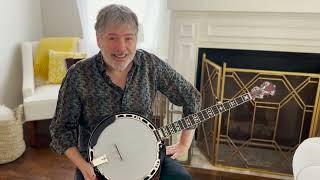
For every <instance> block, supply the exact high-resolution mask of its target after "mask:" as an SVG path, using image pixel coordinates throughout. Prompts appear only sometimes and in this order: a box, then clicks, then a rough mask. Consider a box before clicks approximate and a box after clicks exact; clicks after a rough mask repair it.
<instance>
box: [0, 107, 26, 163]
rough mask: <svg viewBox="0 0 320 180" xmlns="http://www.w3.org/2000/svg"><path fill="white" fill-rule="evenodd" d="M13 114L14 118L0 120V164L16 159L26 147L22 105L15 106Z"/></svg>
mask: <svg viewBox="0 0 320 180" xmlns="http://www.w3.org/2000/svg"><path fill="white" fill-rule="evenodd" d="M15 116H16V119H15V120H1V121H0V164H4V163H8V162H12V161H14V160H16V159H18V158H19V157H20V156H21V155H22V154H23V153H24V151H25V149H26V144H25V141H24V139H23V129H22V118H23V106H22V105H19V106H18V107H17V109H16V112H15Z"/></svg>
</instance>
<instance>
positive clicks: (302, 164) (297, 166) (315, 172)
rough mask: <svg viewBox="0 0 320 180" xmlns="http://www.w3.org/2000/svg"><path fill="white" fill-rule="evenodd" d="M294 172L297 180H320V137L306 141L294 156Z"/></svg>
mask: <svg viewBox="0 0 320 180" xmlns="http://www.w3.org/2000/svg"><path fill="white" fill-rule="evenodd" d="M292 170H293V175H294V179H295V180H319V179H320V137H314V138H309V139H306V140H304V141H303V142H302V143H301V144H300V145H299V147H298V148H297V150H296V152H295V153H294V156H293V161H292Z"/></svg>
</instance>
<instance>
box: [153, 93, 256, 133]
mask: <svg viewBox="0 0 320 180" xmlns="http://www.w3.org/2000/svg"><path fill="white" fill-rule="evenodd" d="M252 99H253V98H252V96H251V94H250V93H246V94H243V95H241V96H239V97H237V98H235V99H232V100H229V101H226V102H224V103H218V104H216V105H214V106H211V107H208V108H206V109H203V110H201V111H199V112H197V113H195V114H192V115H189V116H186V117H184V118H182V119H180V120H178V121H175V122H173V123H170V124H167V125H165V126H163V127H161V128H159V129H157V132H158V134H162V136H161V135H160V137H161V139H163V138H166V137H169V136H171V135H172V134H175V133H178V132H180V131H182V130H184V129H188V128H191V127H194V126H196V125H198V124H200V123H202V122H204V121H206V120H208V119H210V118H213V117H214V116H216V115H218V114H221V113H223V112H225V111H228V110H230V109H232V108H234V107H237V106H239V105H241V104H243V103H245V102H247V101H250V100H252Z"/></svg>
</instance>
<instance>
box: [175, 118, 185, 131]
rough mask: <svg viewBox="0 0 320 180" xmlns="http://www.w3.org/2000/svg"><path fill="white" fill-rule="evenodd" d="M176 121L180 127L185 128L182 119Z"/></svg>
mask: <svg viewBox="0 0 320 180" xmlns="http://www.w3.org/2000/svg"><path fill="white" fill-rule="evenodd" d="M177 123H179V125H180V127H181V129H185V128H186V127H185V126H184V125H183V121H181V120H179V121H177Z"/></svg>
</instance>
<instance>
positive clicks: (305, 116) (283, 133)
mask: <svg viewBox="0 0 320 180" xmlns="http://www.w3.org/2000/svg"><path fill="white" fill-rule="evenodd" d="M200 54H204V55H203V57H200ZM301 59H303V62H302V61H301ZM319 59H320V54H315V53H287V52H271V51H253V50H232V49H210V48H200V49H199V64H202V66H201V68H198V76H197V77H198V78H197V84H199V87H198V88H199V89H200V90H201V94H202V99H203V108H207V107H210V106H212V105H213V104H216V103H217V100H220V101H221V102H225V101H228V100H232V99H234V98H236V97H238V96H239V95H241V94H244V93H247V92H248V91H249V92H250V90H251V89H252V88H253V87H254V86H257V85H259V84H261V83H262V82H264V81H269V82H271V83H273V84H275V85H276V87H277V90H276V93H275V95H274V96H273V97H270V98H265V99H263V100H259V99H256V100H255V101H252V102H251V103H246V104H243V105H241V106H240V107H237V108H235V109H231V110H230V111H227V112H225V113H223V114H222V115H221V117H216V118H212V119H211V120H210V121H207V122H205V123H204V124H202V125H201V126H200V128H198V130H197V131H198V133H197V138H196V139H197V146H198V147H199V148H200V150H201V151H202V152H203V154H205V155H206V156H207V158H208V159H209V160H210V161H211V162H212V164H214V165H222V166H231V167H237V168H246V169H248V168H249V169H253V170H258V169H260V170H265V171H270V172H275V173H283V174H291V173H292V172H291V171H292V169H291V163H292V157H293V153H294V151H295V149H296V148H297V146H298V145H299V144H300V143H301V142H302V141H303V140H305V139H306V138H308V137H310V136H315V131H316V129H317V127H316V124H317V118H316V116H317V105H318V96H319V93H318V92H319V85H320V83H319V81H320V75H319V74H318V72H319V71H320V61H319ZM225 63H228V65H226V64H225ZM296 71H298V72H296ZM200 77H201V78H200ZM198 82H199V83H198Z"/></svg>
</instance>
